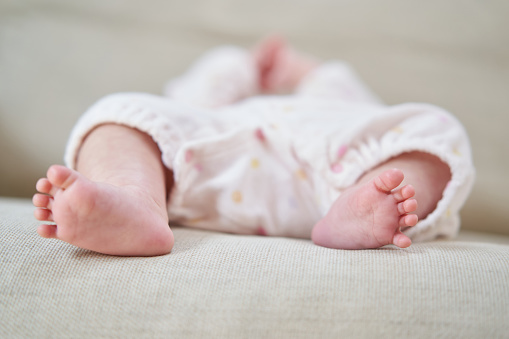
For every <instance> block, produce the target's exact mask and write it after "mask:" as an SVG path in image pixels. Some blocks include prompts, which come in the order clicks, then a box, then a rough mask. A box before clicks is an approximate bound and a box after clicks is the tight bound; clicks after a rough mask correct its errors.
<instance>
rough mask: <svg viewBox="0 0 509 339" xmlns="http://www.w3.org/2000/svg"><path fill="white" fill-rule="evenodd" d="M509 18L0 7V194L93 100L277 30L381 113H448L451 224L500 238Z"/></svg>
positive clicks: (156, 88) (267, 6)
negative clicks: (373, 98) (341, 66)
mask: <svg viewBox="0 0 509 339" xmlns="http://www.w3.org/2000/svg"><path fill="white" fill-rule="evenodd" d="M508 17H509V2H508V1H505V0H486V1H480V0H477V1H475V0H472V1H464V0H445V1H444V0H430V1H408V0H387V1H378V0H371V1H366V0H359V1H353V0H294V1H291V0H281V1H272V0H253V1H246V0H189V1H166V0H146V1H113V0H87V1H81V0H38V1H36V0H32V1H30V0H0V195H7V196H25V197H28V196H30V195H31V194H32V193H33V185H34V183H35V181H36V179H37V178H38V177H39V176H41V175H43V174H44V173H45V170H46V168H47V166H48V165H50V164H52V163H61V162H62V154H63V150H64V145H65V142H66V139H67V136H68V134H69V131H70V129H71V127H72V126H73V124H74V122H75V121H76V119H77V118H78V117H79V116H80V114H81V113H82V112H83V111H84V110H85V109H86V108H87V107H88V106H89V105H91V104H92V103H93V102H94V101H96V100H97V99H99V98H100V97H101V96H104V95H106V94H108V93H111V92H119V91H144V92H151V93H156V94H158V93H160V91H161V87H162V85H163V83H164V82H165V81H166V80H167V79H168V78H170V77H172V76H175V75H177V74H178V73H179V72H181V71H182V70H183V69H184V68H185V67H186V66H188V65H189V63H190V62H191V61H192V60H193V59H195V58H196V57H197V56H198V55H200V54H201V53H202V52H203V51H204V50H206V49H207V48H210V47H212V46H215V45H218V44H225V43H233V44H240V45H244V46H248V45H250V44H252V43H254V42H255V41H256V40H257V39H259V38H260V37H262V36H264V35H266V34H268V33H271V32H278V33H280V34H283V35H285V36H286V37H288V38H289V39H290V40H291V41H292V42H293V43H294V44H295V45H296V46H297V47H299V48H301V49H303V50H305V51H308V52H312V53H315V54H317V55H319V56H321V57H323V58H341V59H345V60H347V61H348V62H350V63H351V64H352V65H354V66H355V67H356V68H357V70H358V72H359V73H360V74H361V76H362V77H363V78H364V79H365V81H366V82H367V83H368V85H370V86H371V87H372V88H373V89H374V90H375V92H377V93H378V94H379V95H380V96H381V97H382V98H383V99H384V100H385V101H386V102H387V103H389V104H396V103H401V102H407V101H419V102H430V103H434V104H437V105H439V106H442V107H445V108H446V109H448V110H450V111H451V112H453V113H454V114H456V115H457V116H458V117H459V118H460V120H462V121H463V123H464V124H465V126H466V128H467V130H468V132H469V133H470V135H471V141H472V147H473V151H474V158H475V163H476V166H477V169H478V179H477V183H476V185H475V188H474V192H473V195H472V198H471V199H470V200H469V201H468V202H467V205H466V207H465V209H464V212H463V225H464V227H465V228H469V229H478V230H486V231H494V232H504V233H508V234H509V214H508V212H507V207H506V204H507V201H509V199H508V198H509V193H508V192H509V180H508V179H507V173H508V172H509V160H508V155H509V142H508V138H507V134H508V126H509V114H508V113H509V21H508V20H507V18H508Z"/></svg>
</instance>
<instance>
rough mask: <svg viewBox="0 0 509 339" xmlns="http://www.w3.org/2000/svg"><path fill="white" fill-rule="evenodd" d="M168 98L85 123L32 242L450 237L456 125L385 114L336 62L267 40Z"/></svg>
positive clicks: (202, 68)
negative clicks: (214, 235)
mask: <svg viewBox="0 0 509 339" xmlns="http://www.w3.org/2000/svg"><path fill="white" fill-rule="evenodd" d="M285 93H291V94H285ZM165 94H166V97H157V96H152V95H148V94H136V93H124V94H115V95H111V96H108V97H106V98H104V99H102V100H101V101H99V102H98V103H97V104H95V105H94V106H92V107H91V108H90V109H89V110H88V111H87V112H86V113H85V114H84V115H83V116H82V118H81V119H80V121H79V122H78V123H77V125H76V126H75V128H74V130H73V132H72V134H71V137H70V140H69V143H68V146H67V151H66V156H65V159H66V164H67V166H68V167H64V166H59V165H53V166H51V167H50V168H49V169H48V172H47V177H46V178H42V179H40V180H39V181H38V182H37V185H36V188H37V191H38V192H39V193H37V194H35V195H34V197H33V203H34V205H35V206H36V207H37V208H36V210H35V217H36V218H37V219H38V220H41V221H46V222H49V224H43V225H40V226H39V228H38V230H37V232H38V233H39V235H41V236H42V237H44V238H56V239H60V240H63V241H66V242H68V243H70V244H73V245H76V246H79V247H81V248H85V249H89V250H92V251H97V252H100V253H105V254H111V255H130V256H153V255H162V254H166V253H169V252H170V251H171V249H172V247H173V244H174V237H173V233H172V231H171V229H170V227H169V223H172V224H178V225H185V226H190V227H197V228H202V229H210V230H218V231H223V232H231V233H238V234H253V235H270V236H288V237H300V238H308V239H309V238H311V239H312V241H313V242H314V243H316V244H317V245H321V246H325V247H330V248H336V249H368V248H378V247H381V246H385V245H389V244H394V245H396V246H398V247H401V248H405V247H408V246H410V244H411V242H412V240H414V241H425V240H431V239H434V238H437V237H451V236H454V235H455V234H456V232H457V230H458V228H459V217H458V213H459V209H460V207H461V206H462V204H463V203H464V201H465V199H466V197H467V195H468V193H469V191H470V188H471V186H472V182H473V176H474V169H473V165H472V161H471V156H470V147H469V141H468V138H467V135H466V133H465V131H464V129H463V127H462V126H461V124H460V123H459V122H458V121H457V120H456V119H455V118H454V117H453V116H451V115H450V114H449V113H447V112H445V111H444V110H442V109H440V108H438V107H435V106H432V105H425V104H404V105H398V106H392V107H391V106H386V105H383V104H382V103H381V102H380V101H379V100H378V99H377V98H376V96H375V95H374V94H373V93H371V92H370V91H369V89H367V87H366V86H364V85H363V84H362V82H361V81H360V80H359V79H358V78H357V77H356V75H355V74H354V72H353V71H352V70H351V69H350V68H349V67H348V66H347V65H346V64H344V63H342V62H328V63H321V62H319V61H317V60H315V59H314V58H312V57H309V56H306V55H303V54H300V53H297V52H296V51H295V50H294V49H292V48H291V47H289V46H287V44H286V43H285V42H284V41H283V40H282V39H280V38H269V39H266V40H264V41H263V42H261V43H260V44H259V45H258V46H257V47H256V48H254V49H253V50H252V51H247V50H244V49H241V48H236V47H222V48H218V49H215V50H213V51H211V52H209V53H207V54H206V55H205V56H204V57H203V58H201V59H200V60H199V61H198V62H197V63H196V64H195V65H194V66H193V67H192V68H191V69H190V70H189V71H188V72H187V73H185V74H184V75H183V76H181V77H180V78H177V79H175V80H174V81H172V82H170V83H169V85H168V86H167V88H166V93H165ZM276 94H277V95H276Z"/></svg>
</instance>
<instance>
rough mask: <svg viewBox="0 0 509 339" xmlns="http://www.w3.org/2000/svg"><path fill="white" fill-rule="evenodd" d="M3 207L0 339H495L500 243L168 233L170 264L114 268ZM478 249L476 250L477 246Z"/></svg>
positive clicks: (500, 331)
mask: <svg viewBox="0 0 509 339" xmlns="http://www.w3.org/2000/svg"><path fill="white" fill-rule="evenodd" d="M32 211H33V208H32V206H31V203H30V201H29V200H25V199H1V198H0V318H1V319H2V325H1V326H0V337H2V338H9V337H33V338H35V337H73V338H82V337H83V338H85V337H86V338H92V337H119V338H140V337H143V336H144V337H150V338H159V337H174V338H182V337H184V338H204V337H206V338H208V337H221V338H222V337H225V338H226V337H231V338H241V337H242V338H250V337H253V338H260V337H271V338H312V337H316V338H339V337H346V338H373V337H375V336H383V337H393V336H397V337H410V336H412V337H417V338H429V337H457V338H479V337H486V338H492V337H493V338H494V337H503V336H506V335H507V333H508V330H509V313H508V312H507V310H509V286H508V281H509V265H508V264H507V263H508V262H509V237H505V236H493V235H492V236H491V238H490V236H487V238H485V239H488V240H489V239H495V238H496V239H498V242H499V243H498V244H495V243H489V242H484V240H482V239H483V235H482V234H480V233H477V236H476V233H474V232H470V233H468V234H467V235H466V236H465V240H464V241H435V242H430V243H420V244H414V245H412V246H411V247H409V248H408V249H397V248H395V247H390V246H389V247H384V248H381V249H377V250H361V251H345V250H332V249H327V248H322V247H318V246H315V245H314V244H312V243H311V242H310V241H309V240H302V239H287V238H271V237H258V236H239V235H232V234H221V233H214V232H208V231H201V230H193V229H188V228H180V227H173V229H174V234H175V238H176V243H175V247H174V249H173V251H172V253H170V254H168V255H165V256H159V257H152V258H140V257H113V256H107V255H102V254H98V253H94V252H90V251H87V250H83V249H79V248H76V247H74V246H71V245H69V244H66V243H64V242H61V241H58V240H47V239H42V238H40V237H39V236H38V235H37V234H36V232H35V229H36V226H37V224H38V222H37V221H36V220H35V219H34V218H33V216H32ZM476 238H478V239H476Z"/></svg>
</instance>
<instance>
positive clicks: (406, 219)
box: [399, 214, 419, 227]
mask: <svg viewBox="0 0 509 339" xmlns="http://www.w3.org/2000/svg"><path fill="white" fill-rule="evenodd" d="M418 221H419V218H418V217H417V215H416V214H407V215H403V216H402V217H401V218H399V226H400V227H408V226H415V225H417V222H418Z"/></svg>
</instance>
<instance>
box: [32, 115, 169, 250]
mask: <svg viewBox="0 0 509 339" xmlns="http://www.w3.org/2000/svg"><path fill="white" fill-rule="evenodd" d="M104 145H108V147H104ZM78 169H79V170H80V171H81V173H79V172H77V171H74V170H71V169H69V168H66V167H63V166H59V165H53V166H51V167H50V168H49V169H48V172H47V178H42V179H40V180H39V181H38V182H37V184H36V188H37V190H38V191H39V192H40V193H38V194H35V195H34V197H33V203H34V205H35V206H36V207H37V209H36V210H35V212H34V214H35V217H36V218H37V219H38V220H41V221H49V222H55V223H56V225H53V224H43V225H40V226H39V228H38V229H37V232H38V233H39V235H40V236H42V237H44V238H55V239H60V240H63V241H65V242H68V243H70V244H73V245H76V246H78V247H81V248H85V249H89V250H93V251H96V252H100V253H105V254H112V255H126V256H152V255H161V254H166V253H169V252H170V251H171V249H172V247H173V242H174V239H173V233H172V231H171V230H170V228H169V226H168V214H167V210H166V188H165V182H166V181H167V179H166V173H165V170H164V167H163V166H162V164H161V160H160V155H159V149H158V148H157V146H155V145H154V144H153V141H152V140H151V139H150V137H148V136H147V135H145V134H143V133H141V132H139V131H137V130H133V129H130V128H127V127H123V126H116V125H104V126H100V127H98V128H97V129H96V130H94V131H93V132H92V133H91V134H90V135H89V137H88V138H87V139H86V141H85V143H84V145H83V147H82V150H81V152H80V158H79V163H78Z"/></svg>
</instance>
